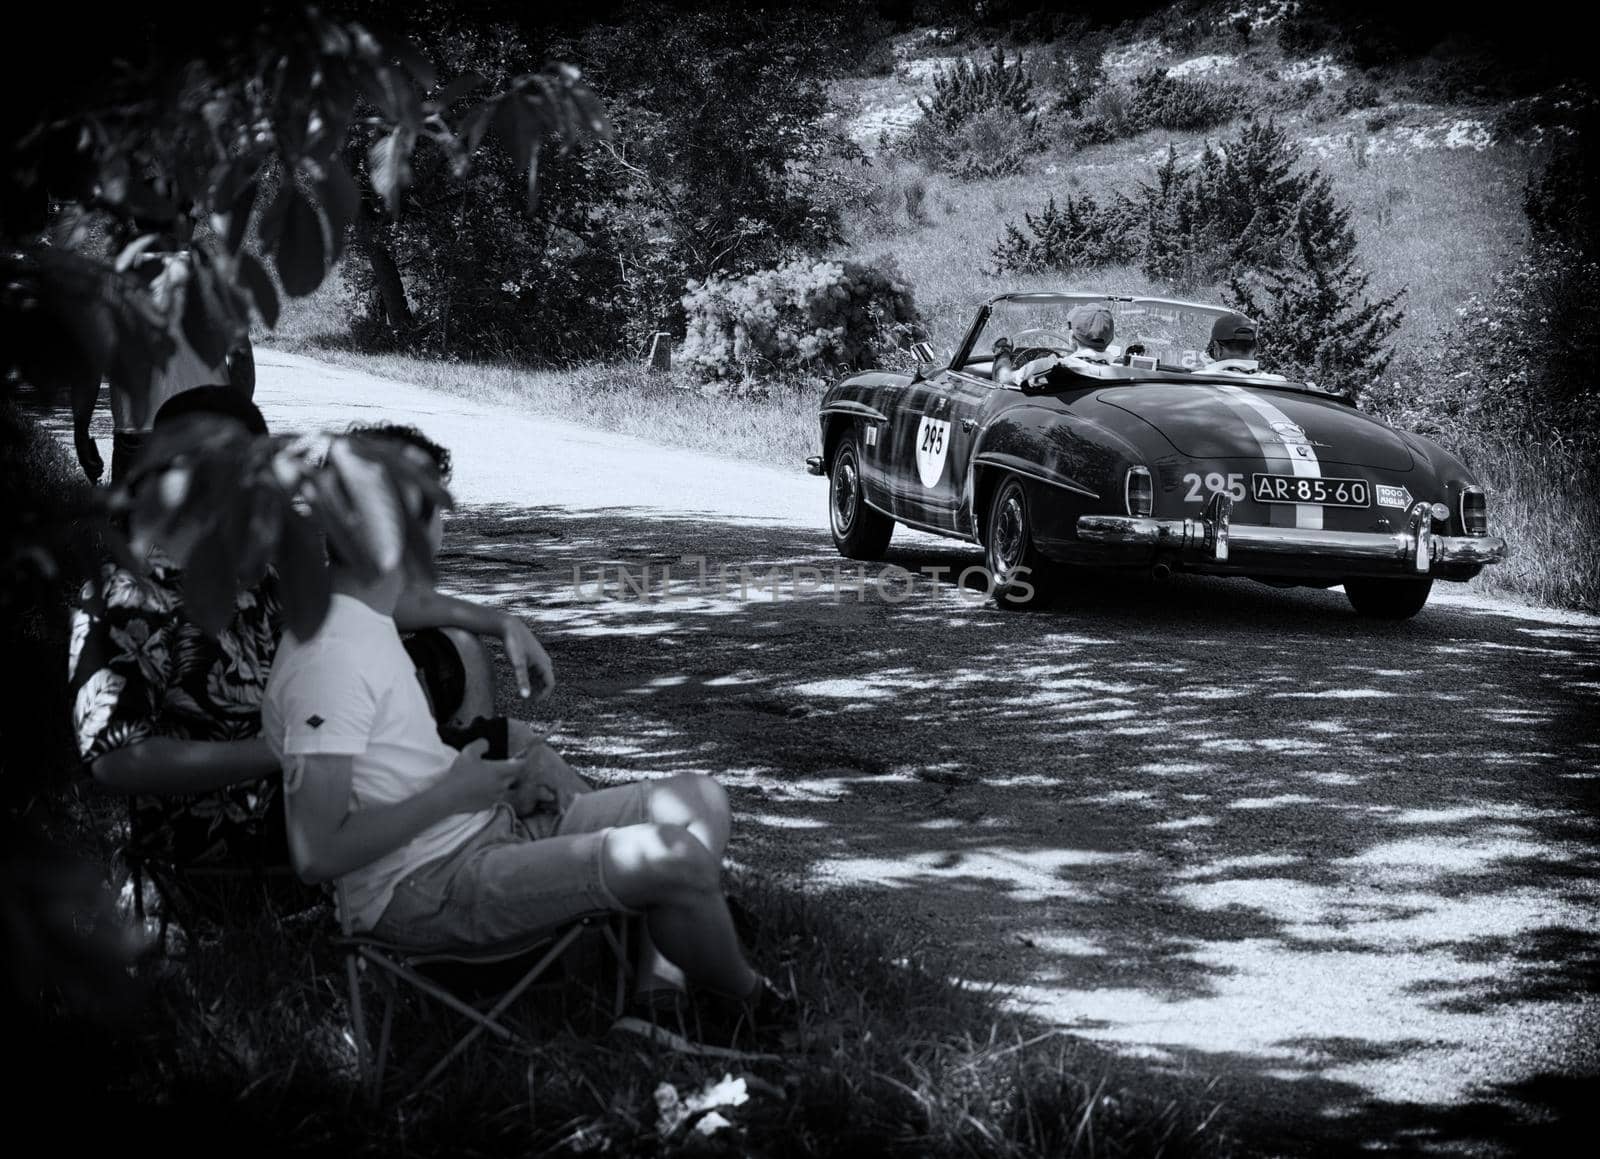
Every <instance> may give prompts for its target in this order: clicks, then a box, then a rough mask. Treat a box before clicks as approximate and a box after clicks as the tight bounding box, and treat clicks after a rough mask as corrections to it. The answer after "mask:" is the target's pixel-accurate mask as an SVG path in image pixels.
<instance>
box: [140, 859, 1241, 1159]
mask: <svg viewBox="0 0 1600 1159" xmlns="http://www.w3.org/2000/svg"><path fill="white" fill-rule="evenodd" d="M735 887H736V888H735V895H736V897H737V898H739V899H740V902H741V912H742V913H743V914H744V915H746V924H747V925H748V927H749V929H748V930H747V931H746V932H747V935H748V941H749V942H750V947H751V954H752V957H753V959H754V960H755V961H757V962H760V963H762V964H763V965H764V966H765V967H766V968H768V969H769V970H771V971H776V972H778V973H779V974H780V975H783V976H785V977H787V976H789V975H790V974H792V977H793V982H794V985H795V988H796V990H797V992H798V993H799V995H800V996H801V1001H802V1021H801V1025H800V1028H799V1035H798V1042H797V1043H796V1044H795V1045H794V1046H793V1047H792V1048H790V1049H786V1050H785V1051H784V1052H783V1054H782V1057H781V1058H780V1059H779V1060H778V1061H775V1062H774V1061H761V1060H752V1061H747V1062H743V1063H740V1062H728V1061H716V1062H707V1061H697V1060H693V1059H689V1058H684V1057H682V1056H677V1055H671V1054H664V1053H660V1052H658V1051H656V1050H655V1049H653V1048H650V1047H647V1046H643V1045H641V1042H640V1040H638V1039H635V1038H631V1037H629V1036H627V1035H621V1034H616V1033H612V1034H607V1033H606V1032H605V1030H606V1019H605V1016H604V1015H603V1014H602V1013H599V1012H598V1010H597V1007H596V1005H595V1004H594V1003H593V1002H591V995H590V994H589V991H588V990H587V988H586V986H585V985H584V983H583V981H582V980H581V979H572V980H569V981H568V982H567V983H566V984H565V985H564V986H562V987H558V988H557V989H555V990H541V991H536V992H535V994H534V996H533V997H532V999H530V1000H528V1001H526V1002H524V1003H523V1004H521V1005H520V1006H519V1007H518V1008H515V1009H514V1010H513V1011H512V1014H511V1016H512V1017H514V1018H516V1019H518V1020H520V1021H522V1022H523V1024H524V1025H525V1026H526V1027H528V1029H529V1030H530V1032H531V1035H530V1037H531V1041H533V1042H534V1043H536V1044H537V1045H536V1046H535V1047H534V1048H533V1050H532V1051H531V1052H529V1051H525V1050H520V1049H518V1048H517V1047H515V1046H508V1045H506V1044H503V1043H498V1042H494V1041H482V1042H479V1043H476V1044H474V1045H473V1046H472V1047H471V1048H469V1050H468V1051H467V1052H466V1054H465V1055H464V1056H463V1057H462V1058H461V1059H460V1060H458V1061H457V1062H456V1063H455V1064H453V1065H452V1067H451V1069H449V1070H447V1071H446V1072H445V1073H444V1075H443V1077H442V1078H441V1079H440V1080H439V1082H438V1084H437V1085H436V1086H435V1087H433V1088H431V1089H428V1090H425V1091H424V1090H417V1089H416V1082H417V1080H418V1078H419V1076H420V1075H421V1074H422V1072H423V1071H424V1070H425V1069H426V1068H427V1067H428V1066H429V1065H430V1064H431V1062H432V1061H433V1059H434V1058H436V1057H437V1056H438V1053H439V1052H440V1051H441V1050H442V1049H444V1047H445V1046H446V1045H447V1044H448V1043H449V1042H450V1041H451V1034H452V1032H459V1028H460V1026H461V1023H460V1020H459V1019H456V1018H454V1017H453V1016H452V1017H448V1018H441V1017H435V1016H434V1015H432V1014H430V1013H429V1012H428V1009H427V1008H426V1007H424V1006H422V1005H419V1004H417V1003H413V1002H409V1001H408V1002H407V1003H406V1004H404V1005H402V1007H401V1009H400V1014H399V1016H398V1018H397V1020H396V1023H395V1034H396V1039H395V1048H396V1051H397V1054H396V1056H395V1060H394V1066H395V1067H396V1068H397V1069H396V1070H395V1072H394V1073H393V1075H392V1080H391V1082H390V1084H389V1087H390V1089H389V1091H388V1093H387V1096H386V1098H385V1101H384V1102H383V1104H382V1105H381V1106H380V1107H378V1108H366V1107H364V1106H363V1104H362V1103H361V1102H360V1101H359V1099H358V1098H357V1089H356V1072H355V1066H354V1063H355V1055H354V1047H353V1043H352V1040H351V1039H350V1038H349V1036H348V1031H347V1027H348V1022H347V1014H346V1010H345V1004H344V1001H343V993H344V978H343V974H342V972H341V968H340V965H339V962H338V959H337V955H336V954H334V953H333V951H332V949H331V947H330V946H329V945H328V942H327V940H326V938H325V937H324V930H323V929H322V928H320V926H319V924H318V923H317V921H312V922H309V923H308V922H293V923H284V922H278V921H275V920H273V919H271V918H270V917H269V918H264V919H262V920H261V921H260V922H259V923H257V924H255V925H250V926H239V927H236V928H233V929H231V930H226V931H222V933H221V935H220V936H218V937H217V938H215V939H208V940H203V941H200V942H198V943H195V944H194V945H191V946H190V947H189V949H188V952H187V954H186V957H185V962H184V964H183V966H182V968H181V969H174V968H168V969H164V970H161V971H159V977H158V978H157V979H156V980H155V983H154V989H155V994H156V1008H155V1009H154V1010H153V1011H152V1014H153V1017H154V1019H157V1020H160V1021H163V1022H166V1023H169V1024H170V1026H171V1028H172V1030H173V1031H174V1033H173V1034H172V1035H171V1037H166V1036H163V1038H162V1039H161V1043H160V1045H159V1047H158V1048H157V1049H153V1050H151V1051H150V1052H149V1053H148V1056H147V1058H146V1060H145V1061H144V1062H143V1064H142V1065H140V1066H139V1067H138V1068H137V1070H136V1072H135V1073H134V1074H132V1075H130V1076H128V1083H129V1089H130V1090H131V1092H133V1093H134V1094H136V1095H140V1094H142V1095H145V1096H147V1097H151V1098H154V1097H157V1096H159V1095H165V1097H166V1098H168V1099H169V1100H176V1102H177V1105H178V1106H180V1107H181V1106H183V1105H186V1104H188V1103H189V1102H190V1101H191V1100H193V1101H202V1102H204V1101H216V1102H221V1103H222V1104H224V1105H226V1106H227V1107H228V1108H229V1111H230V1114H231V1115H232V1116H234V1117H235V1119H236V1121H237V1122H238V1123H239V1124H240V1126H241V1129H248V1130H250V1131H252V1132H254V1133H255V1134H256V1137H258V1138H272V1139H281V1140H282V1141H283V1143H284V1144H285V1146H286V1149H287V1148H288V1147H294V1148H297V1149H298V1148H308V1147H315V1148H318V1149H321V1148H334V1147H337V1148H339V1149H341V1150H347V1151H353V1152H357V1153H361V1154H397V1153H406V1154H416V1155H430V1154H469V1155H470V1154H490V1153H493V1154H526V1155H542V1154H549V1153H568V1152H573V1151H580V1152H588V1153H608V1154H617V1155H638V1154H651V1155H661V1156H671V1155H678V1154H706V1153H712V1154H761V1155H772V1156H832V1155H842V1154H846V1153H849V1154H863V1155H888V1156H934V1157H939V1156H951V1157H954V1156H964V1157H973V1156H979V1157H982V1156H994V1157H997V1159H1000V1157H1004V1159H1013V1157H1022V1156H1040V1157H1045V1156H1050V1157H1055V1156H1076V1155H1085V1156H1087V1155H1108V1156H1115V1155H1154V1154H1158V1153H1159V1154H1166V1155H1173V1156H1184V1155H1216V1154H1223V1153H1225V1152H1226V1150H1227V1149H1228V1146H1229V1142H1228V1140H1227V1138H1226V1137H1225V1135H1224V1134H1223V1132H1221V1131H1220V1130H1219V1129H1218V1126H1217V1125H1216V1123H1215V1121H1214V1116H1215V1113H1216V1108H1215V1106H1214V1105H1211V1104H1209V1103H1208V1102H1207V1100H1206V1099H1205V1098H1203V1097H1201V1095H1202V1094H1203V1092H1202V1091H1201V1090H1200V1089H1199V1088H1195V1089H1194V1090H1190V1089H1189V1088H1186V1087H1182V1086H1175V1087H1172V1088H1161V1089H1151V1088H1149V1087H1147V1086H1146V1084H1145V1082H1144V1081H1143V1080H1142V1079H1136V1078H1135V1077H1134V1075H1135V1073H1136V1072H1130V1071H1127V1070H1125V1069H1123V1064H1120V1063H1114V1062H1112V1061H1110V1059H1109V1056H1103V1055H1100V1054H1098V1053H1097V1052H1095V1051H1094V1050H1093V1048H1090V1047H1088V1046H1086V1045H1084V1044H1081V1043H1079V1042H1077V1041H1076V1040H1073V1039H1071V1038H1069V1037H1068V1036H1066V1035H1064V1034H1063V1033H1061V1032H1059V1031H1052V1030H1049V1029H1048V1028H1045V1027H1041V1026H1039V1025H1036V1024H1033V1023H1031V1022H1030V1021H1028V1020H1027V1019H1025V1018H1022V1017H1020V1016H1017V1015H1012V1014H1007V1013H1005V1012H1003V1011H1002V1010H1001V1008H1000V1004H999V1002H998V998H997V996H996V995H995V994H993V993H991V992H988V991H985V990H978V989H974V988H971V987H968V986H964V985H962V984H961V983H959V982H957V981H952V980H950V974H951V972H952V969H953V966H954V964H953V963H952V962H950V961H949V960H948V959H947V958H946V957H945V956H944V955H942V954H940V953H938V952H936V951H933V950H931V949H930V948H929V947H928V946H926V945H924V944H920V943H918V942H916V941H915V940H913V939H912V938H911V937H909V936H907V935H904V934H901V933H898V932H894V931H886V930H882V929H874V928H869V927H866V926H864V925H862V924H861V923H859V922H854V921H847V920H844V919H843V918H841V917H839V916H837V915H838V912H839V910H838V907H837V906H836V905H832V904H829V903H828V902H827V901H825V900H822V899H817V898H813V897H811V896H809V895H806V894H801V893H796V892H793V891H790V890H788V889H785V888H782V887H779V886H776V885H773V884H771V883H759V882H755V881H750V880H745V881H739V882H736V883H735ZM315 916H316V917H318V918H320V920H321V922H322V923H324V924H326V925H327V926H328V927H330V928H331V925H332V919H331V916H329V915H326V914H322V915H315ZM593 997H594V998H595V999H598V997H599V996H598V995H594V996H593ZM435 1009H436V1008H435ZM724 1075H730V1076H732V1077H734V1078H737V1079H740V1080H742V1081H743V1082H744V1085H745V1090H746V1092H747V1094H748V1096H749V1097H748V1101H746V1102H744V1103H743V1104H742V1105H738V1106H731V1105H724V1106H722V1107H721V1108H719V1111H720V1113H721V1114H722V1115H723V1116H724V1117H726V1118H727V1119H728V1120H729V1122H730V1124H731V1125H730V1126H729V1127H727V1128H724V1131H723V1133H721V1134H719V1135H717V1136H713V1137H712V1139H711V1140H706V1139H700V1138H697V1137H696V1135H695V1132H694V1131H693V1129H692V1128H688V1129H684V1128H680V1129H678V1130H669V1129H667V1127H666V1126H665V1125H664V1124H663V1120H662V1117H661V1115H660V1113H659V1112H658V1110H657V1101H656V1092H657V1091H658V1089H660V1088H661V1086H662V1084H670V1085H671V1086H672V1087H673V1088H675V1089H676V1090H677V1091H678V1092H679V1093H680V1094H681V1095H684V1096H687V1095H690V1094H692V1093H694V1092H697V1091H701V1090H703V1089H705V1088H706V1087H708V1086H709V1085H711V1084H713V1083H715V1082H716V1081H717V1080H719V1079H721V1078H722V1077H723V1076H724ZM1190 1095H1193V1096H1194V1097H1189V1096H1190ZM719 1143H720V1146H719V1145H718V1144H719Z"/></svg>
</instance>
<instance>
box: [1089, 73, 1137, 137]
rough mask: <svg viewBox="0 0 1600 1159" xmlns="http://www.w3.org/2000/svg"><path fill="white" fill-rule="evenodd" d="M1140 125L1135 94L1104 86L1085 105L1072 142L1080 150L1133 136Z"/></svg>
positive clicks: (1119, 88) (1124, 89) (1111, 86)
mask: <svg viewBox="0 0 1600 1159" xmlns="http://www.w3.org/2000/svg"><path fill="white" fill-rule="evenodd" d="M1138 124H1139V121H1138V116H1137V112H1136V110H1135V108H1134V102H1133V94H1132V92H1131V91H1130V90H1129V89H1128V88H1127V87H1126V86H1124V85H1105V86H1103V87H1101V88H1100V89H1099V90H1098V91H1096V92H1095V93H1094V95H1093V96H1091V97H1090V98H1089V100H1088V101H1087V102H1086V103H1085V105H1084V108H1083V115H1082V116H1081V117H1080V118H1079V119H1078V122H1077V125H1076V126H1075V128H1074V131H1073V138H1074V142H1075V143H1076V144H1077V145H1079V146H1084V145H1099V144H1103V143H1105V142H1107V141H1116V140H1120V139H1121V138H1123V137H1131V136H1133V134H1134V133H1136V132H1138V131H1139V129H1138Z"/></svg>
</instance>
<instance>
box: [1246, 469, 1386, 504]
mask: <svg viewBox="0 0 1600 1159" xmlns="http://www.w3.org/2000/svg"><path fill="white" fill-rule="evenodd" d="M1250 491H1251V494H1252V495H1254V496H1255V500H1256V502H1257V503H1316V504H1318V505H1320V506H1322V507H1369V506H1371V505H1372V488H1371V487H1370V486H1369V485H1368V483H1367V481H1366V480H1365V479H1311V478H1307V477H1305V476H1302V475H1253V476H1251V484H1250Z"/></svg>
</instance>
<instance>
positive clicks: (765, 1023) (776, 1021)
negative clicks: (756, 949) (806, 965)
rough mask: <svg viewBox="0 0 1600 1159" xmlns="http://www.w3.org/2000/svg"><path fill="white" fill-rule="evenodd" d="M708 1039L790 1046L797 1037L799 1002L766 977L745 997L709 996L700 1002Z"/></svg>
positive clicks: (746, 1045)
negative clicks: (753, 991)
mask: <svg viewBox="0 0 1600 1159" xmlns="http://www.w3.org/2000/svg"><path fill="white" fill-rule="evenodd" d="M700 1025H701V1027H702V1029H703V1031H704V1034H705V1037H706V1038H707V1039H708V1040H711V1041H716V1042H727V1043H728V1044H729V1045H730V1046H737V1047H744V1048H746V1049H755V1050H763V1051H771V1050H785V1051H787V1050H793V1049H794V1048H795V1047H796V1046H797V1045H798V1044H799V1041H800V1003H799V1002H798V1001H797V1000H796V999H795V997H794V994H793V991H792V990H790V991H784V990H783V989H781V988H779V986H778V985H777V984H776V983H774V982H773V981H772V979H771V978H768V977H767V976H766V975H765V974H763V975H761V981H760V982H759V983H758V985H757V987H756V991H755V993H754V994H752V995H749V996H748V997H745V998H729V997H712V998H709V999H708V1000H707V1001H706V1002H705V1003H704V1004H703V1005H702V1006H701V1020H700Z"/></svg>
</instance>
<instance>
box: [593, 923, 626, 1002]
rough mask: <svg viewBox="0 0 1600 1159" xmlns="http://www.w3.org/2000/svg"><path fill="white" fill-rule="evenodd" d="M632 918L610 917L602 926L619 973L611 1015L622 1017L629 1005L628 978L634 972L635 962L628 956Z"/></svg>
mask: <svg viewBox="0 0 1600 1159" xmlns="http://www.w3.org/2000/svg"><path fill="white" fill-rule="evenodd" d="M629 922H630V919H628V918H626V917H615V918H608V919H607V920H606V924H605V925H604V926H602V927H601V932H602V933H603V934H604V935H605V939H606V945H608V946H610V947H611V954H612V956H613V957H614V958H615V959H616V961H615V963H614V966H615V968H616V973H617V985H616V994H615V996H614V997H613V998H612V1001H611V1017H612V1018H621V1017H622V1012H623V1011H624V1010H625V1009H627V1006H628V978H629V976H630V975H631V974H632V973H633V962H632V961H631V960H630V959H629V957H628V930H629V928H630V924H629Z"/></svg>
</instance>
